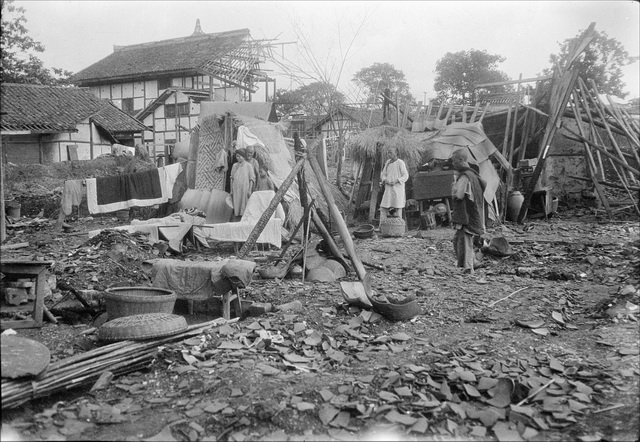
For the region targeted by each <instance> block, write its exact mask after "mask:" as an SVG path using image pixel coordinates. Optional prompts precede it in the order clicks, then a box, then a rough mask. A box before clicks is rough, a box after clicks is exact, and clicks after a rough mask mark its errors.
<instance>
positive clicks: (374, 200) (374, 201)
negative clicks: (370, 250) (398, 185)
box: [369, 154, 382, 222]
mask: <svg viewBox="0 0 640 442" xmlns="http://www.w3.org/2000/svg"><path fill="white" fill-rule="evenodd" d="M377 155H379V156H380V158H376V159H375V164H374V166H373V176H372V177H371V200H370V201H369V222H371V221H373V220H374V219H375V217H376V208H377V207H378V194H379V193H380V173H381V172H382V154H377Z"/></svg>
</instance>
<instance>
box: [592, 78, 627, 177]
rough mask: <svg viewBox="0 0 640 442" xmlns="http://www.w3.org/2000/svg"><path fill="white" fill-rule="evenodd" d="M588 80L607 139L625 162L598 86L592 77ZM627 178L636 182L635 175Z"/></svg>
mask: <svg viewBox="0 0 640 442" xmlns="http://www.w3.org/2000/svg"><path fill="white" fill-rule="evenodd" d="M589 81H590V83H591V87H592V91H593V93H594V94H595V97H591V98H592V100H593V102H594V103H595V105H596V111H597V112H598V115H599V116H600V119H601V120H602V122H603V123H604V126H605V130H606V131H607V134H609V140H610V141H611V145H612V146H613V148H614V149H615V151H616V153H617V154H618V156H619V157H620V159H621V160H622V161H624V162H625V163H627V160H626V158H625V157H624V155H623V154H622V150H620V146H618V143H617V142H616V139H615V138H614V136H613V133H611V128H610V127H609V123H608V122H607V118H606V116H605V111H604V105H603V104H602V102H601V101H600V99H599V98H598V95H599V94H598V88H597V86H596V83H595V81H593V79H589ZM627 165H628V163H627ZM629 178H630V179H631V182H633V183H637V182H638V181H637V179H636V177H635V176H634V175H633V174H630V175H629Z"/></svg>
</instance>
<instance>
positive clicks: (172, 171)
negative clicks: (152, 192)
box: [159, 162, 182, 200]
mask: <svg viewBox="0 0 640 442" xmlns="http://www.w3.org/2000/svg"><path fill="white" fill-rule="evenodd" d="M159 169H164V171H165V180H164V182H163V185H164V188H165V191H166V195H167V199H168V200H170V199H171V198H173V185H174V184H175V183H176V179H177V178H178V175H180V172H182V162H180V163H174V164H170V165H168V166H164V167H160V168H159Z"/></svg>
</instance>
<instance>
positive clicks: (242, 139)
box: [236, 126, 266, 149]
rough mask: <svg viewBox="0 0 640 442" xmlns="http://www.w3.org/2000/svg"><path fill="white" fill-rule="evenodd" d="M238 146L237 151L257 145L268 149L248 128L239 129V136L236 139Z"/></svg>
mask: <svg viewBox="0 0 640 442" xmlns="http://www.w3.org/2000/svg"><path fill="white" fill-rule="evenodd" d="M236 141H237V142H238V145H237V146H236V149H246V148H247V146H255V145H256V144H257V145H259V146H262V147H266V146H265V145H264V143H263V142H262V141H260V139H259V138H258V137H256V136H255V135H254V134H253V133H251V131H250V130H249V129H248V128H247V127H246V126H240V127H238V135H237V137H236Z"/></svg>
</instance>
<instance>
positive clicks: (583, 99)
mask: <svg viewBox="0 0 640 442" xmlns="http://www.w3.org/2000/svg"><path fill="white" fill-rule="evenodd" d="M579 84H584V83H579ZM578 92H579V93H578V99H579V101H580V103H582V107H583V108H584V110H585V114H586V115H587V120H588V122H589V128H590V129H591V138H592V139H593V141H596V140H597V139H599V140H600V144H603V145H604V143H603V141H602V139H601V138H600V134H599V133H598V131H597V129H596V127H595V125H594V124H593V118H592V116H591V109H589V101H588V100H587V97H586V91H585V90H584V89H583V88H582V87H580V88H578ZM576 118H582V116H581V115H578V116H577V117H576ZM596 157H597V158H598V165H599V166H600V178H602V180H604V179H605V175H604V165H603V164H602V157H601V155H600V151H598V150H596Z"/></svg>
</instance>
